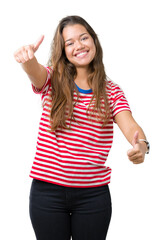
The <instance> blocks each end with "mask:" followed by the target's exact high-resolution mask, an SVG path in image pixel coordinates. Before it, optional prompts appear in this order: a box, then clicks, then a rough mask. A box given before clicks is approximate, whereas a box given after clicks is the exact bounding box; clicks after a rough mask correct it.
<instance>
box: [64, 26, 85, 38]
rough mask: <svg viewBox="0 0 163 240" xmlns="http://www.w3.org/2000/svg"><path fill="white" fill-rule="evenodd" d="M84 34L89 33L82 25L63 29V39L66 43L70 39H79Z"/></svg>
mask: <svg viewBox="0 0 163 240" xmlns="http://www.w3.org/2000/svg"><path fill="white" fill-rule="evenodd" d="M83 33H88V31H87V30H86V28H85V27H84V26H83V25H81V24H74V25H68V26H66V27H65V28H64V29H63V32H62V35H63V39H64V40H65V41H66V40H68V39H75V38H78V37H79V36H80V35H81V34H83ZM88 34H89V33H88Z"/></svg>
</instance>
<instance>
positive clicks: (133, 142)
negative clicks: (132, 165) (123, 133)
mask: <svg viewBox="0 0 163 240" xmlns="http://www.w3.org/2000/svg"><path fill="white" fill-rule="evenodd" d="M137 143H139V132H138V131H136V132H135V134H134V137H133V140H132V145H133V147H134V146H135V145H136V144H137Z"/></svg>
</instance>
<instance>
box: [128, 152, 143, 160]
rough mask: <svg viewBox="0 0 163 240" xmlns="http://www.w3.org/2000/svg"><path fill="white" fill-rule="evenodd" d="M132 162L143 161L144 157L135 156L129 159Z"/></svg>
mask: <svg viewBox="0 0 163 240" xmlns="http://www.w3.org/2000/svg"><path fill="white" fill-rule="evenodd" d="M129 159H130V161H141V160H142V157H141V156H139V155H137V154H135V155H134V156H132V157H129Z"/></svg>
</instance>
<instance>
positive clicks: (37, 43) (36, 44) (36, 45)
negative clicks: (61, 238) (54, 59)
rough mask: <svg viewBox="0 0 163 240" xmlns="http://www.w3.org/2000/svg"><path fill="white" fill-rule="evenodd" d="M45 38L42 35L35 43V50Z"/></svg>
mask: <svg viewBox="0 0 163 240" xmlns="http://www.w3.org/2000/svg"><path fill="white" fill-rule="evenodd" d="M43 40H44V35H41V36H40V37H39V38H38V40H37V41H36V42H35V43H34V44H33V46H34V51H37V49H38V48H39V46H40V44H41V43H42V42H43Z"/></svg>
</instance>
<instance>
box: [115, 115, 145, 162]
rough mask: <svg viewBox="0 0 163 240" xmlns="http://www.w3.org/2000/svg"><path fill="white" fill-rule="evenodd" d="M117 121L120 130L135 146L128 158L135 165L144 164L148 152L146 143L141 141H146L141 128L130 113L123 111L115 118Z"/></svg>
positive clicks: (129, 152) (128, 153)
mask: <svg viewBox="0 0 163 240" xmlns="http://www.w3.org/2000/svg"><path fill="white" fill-rule="evenodd" d="M115 121H116V123H117V125H118V126H119V128H120V130H121V131H122V133H123V134H124V136H125V137H126V139H127V140H128V141H129V143H130V144H131V145H132V146H133V148H132V149H130V150H129V151H128V152H127V155H128V158H129V160H130V161H132V162H133V163H135V164H138V163H142V162H143V161H144V158H145V153H146V151H147V146H146V143H144V142H140V141H139V139H146V137H145V134H144V132H143V130H142V129H141V127H140V126H139V125H138V124H137V123H136V121H135V120H134V118H133V117H132V115H131V113H130V112H129V111H122V112H120V113H118V114H117V115H116V116H115Z"/></svg>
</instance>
